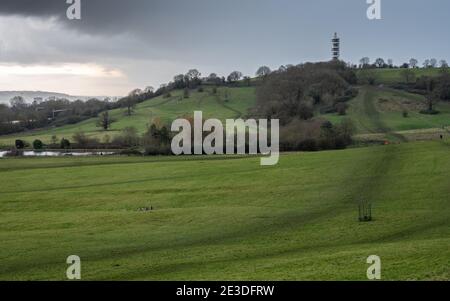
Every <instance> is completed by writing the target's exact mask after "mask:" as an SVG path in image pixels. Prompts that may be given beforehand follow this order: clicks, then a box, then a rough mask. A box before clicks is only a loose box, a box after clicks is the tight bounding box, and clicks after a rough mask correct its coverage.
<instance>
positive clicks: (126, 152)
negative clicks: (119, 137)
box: [120, 148, 142, 156]
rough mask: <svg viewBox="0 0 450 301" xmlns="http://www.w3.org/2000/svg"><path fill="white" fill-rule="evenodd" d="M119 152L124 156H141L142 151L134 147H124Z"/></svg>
mask: <svg viewBox="0 0 450 301" xmlns="http://www.w3.org/2000/svg"><path fill="white" fill-rule="evenodd" d="M120 154H121V155H125V156H142V153H141V152H140V151H139V150H138V149H136V148H128V149H124V150H122V151H121V152H120Z"/></svg>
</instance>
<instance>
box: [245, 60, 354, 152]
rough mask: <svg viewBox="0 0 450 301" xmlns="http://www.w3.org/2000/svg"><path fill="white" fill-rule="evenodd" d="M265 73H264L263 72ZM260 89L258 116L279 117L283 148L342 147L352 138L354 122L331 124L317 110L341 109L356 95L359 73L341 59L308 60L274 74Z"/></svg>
mask: <svg viewBox="0 0 450 301" xmlns="http://www.w3.org/2000/svg"><path fill="white" fill-rule="evenodd" d="M263 74H264V75H263ZM261 76H264V77H265V79H264V81H263V83H262V84H261V85H260V86H259V87H258V89H257V102H256V107H255V109H254V111H253V112H252V114H253V115H254V116H256V117H262V118H267V119H279V120H280V126H281V130H280V131H281V132H280V143H281V145H282V149H283V150H299V149H308V150H317V149H330V148H341V147H345V146H346V145H348V144H349V143H350V141H351V135H352V126H351V122H349V121H345V123H343V124H342V125H332V124H330V123H328V122H326V121H324V120H322V119H320V118H316V117H315V116H314V115H315V114H314V113H315V112H318V111H322V110H326V111H327V112H330V111H335V112H336V111H338V110H339V113H340V114H342V115H344V114H345V108H346V102H347V101H348V100H350V99H351V98H353V97H355V96H356V95H357V90H356V89H354V88H353V87H352V85H353V84H356V82H357V79H356V74H355V73H354V71H353V70H352V69H351V68H348V67H347V66H346V65H345V63H342V62H338V61H335V62H328V63H315V64H313V63H307V64H303V65H297V66H291V67H289V68H286V69H282V70H278V71H276V72H271V73H262V74H261Z"/></svg>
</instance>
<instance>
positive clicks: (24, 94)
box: [0, 91, 113, 104]
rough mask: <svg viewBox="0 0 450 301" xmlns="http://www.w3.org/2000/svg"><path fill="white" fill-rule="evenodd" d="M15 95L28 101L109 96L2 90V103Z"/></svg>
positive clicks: (0, 101)
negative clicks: (50, 98)
mask: <svg viewBox="0 0 450 301" xmlns="http://www.w3.org/2000/svg"><path fill="white" fill-rule="evenodd" d="M15 96H22V97H23V98H24V99H25V101H26V102H28V103H31V102H33V101H34V99H35V98H42V100H45V99H47V98H49V97H55V98H56V99H60V98H65V99H68V100H71V101H74V100H77V99H81V100H88V99H90V98H98V99H104V98H106V97H107V96H73V95H68V94H64V93H57V92H46V91H0V103H5V104H8V103H9V101H10V100H11V98H13V97H15ZM110 98H113V97H110Z"/></svg>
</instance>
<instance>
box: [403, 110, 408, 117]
mask: <svg viewBox="0 0 450 301" xmlns="http://www.w3.org/2000/svg"><path fill="white" fill-rule="evenodd" d="M402 115H403V118H408V116H409V112H408V111H407V110H403V113H402Z"/></svg>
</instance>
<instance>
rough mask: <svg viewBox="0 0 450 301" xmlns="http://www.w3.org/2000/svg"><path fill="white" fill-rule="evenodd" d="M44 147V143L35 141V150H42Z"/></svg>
mask: <svg viewBox="0 0 450 301" xmlns="http://www.w3.org/2000/svg"><path fill="white" fill-rule="evenodd" d="M43 147H44V144H43V143H42V141H41V140H39V139H36V140H34V141H33V148H34V149H42V148H43Z"/></svg>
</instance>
